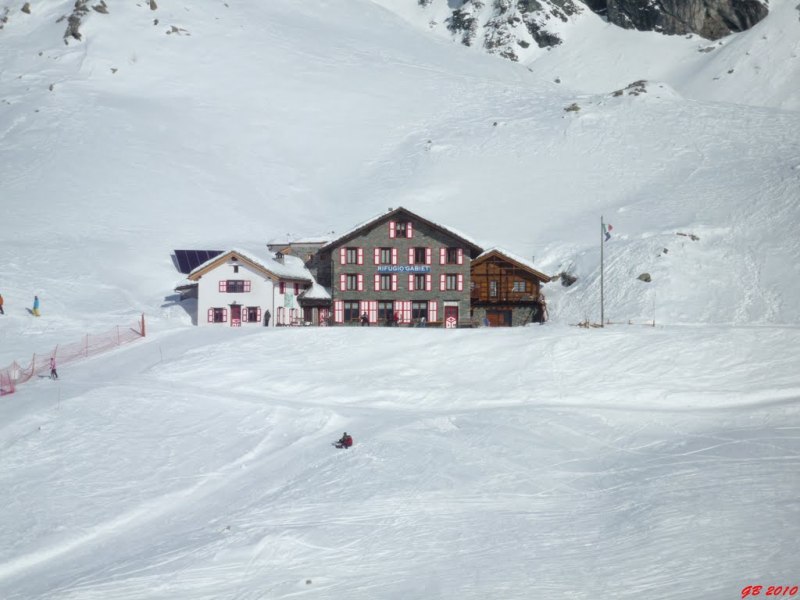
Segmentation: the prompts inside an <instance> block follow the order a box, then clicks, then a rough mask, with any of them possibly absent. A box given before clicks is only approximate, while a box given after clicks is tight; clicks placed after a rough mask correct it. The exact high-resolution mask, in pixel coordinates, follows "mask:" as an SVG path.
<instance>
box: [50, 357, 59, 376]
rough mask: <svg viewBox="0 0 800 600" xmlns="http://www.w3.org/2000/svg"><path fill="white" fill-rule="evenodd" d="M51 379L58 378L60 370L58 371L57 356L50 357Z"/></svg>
mask: <svg viewBox="0 0 800 600" xmlns="http://www.w3.org/2000/svg"><path fill="white" fill-rule="evenodd" d="M50 379H58V371H56V357H55V356H51V357H50Z"/></svg>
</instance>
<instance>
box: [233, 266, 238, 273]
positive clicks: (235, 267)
mask: <svg viewBox="0 0 800 600" xmlns="http://www.w3.org/2000/svg"><path fill="white" fill-rule="evenodd" d="M233 272H234V273H238V272H239V265H233Z"/></svg>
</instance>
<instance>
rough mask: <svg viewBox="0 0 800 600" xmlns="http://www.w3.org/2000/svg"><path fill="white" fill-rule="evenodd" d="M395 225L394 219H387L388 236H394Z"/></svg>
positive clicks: (395, 233)
mask: <svg viewBox="0 0 800 600" xmlns="http://www.w3.org/2000/svg"><path fill="white" fill-rule="evenodd" d="M395 227H396V224H395V222H394V221H389V237H390V238H393V237H395V236H396V235H397V232H396V230H395Z"/></svg>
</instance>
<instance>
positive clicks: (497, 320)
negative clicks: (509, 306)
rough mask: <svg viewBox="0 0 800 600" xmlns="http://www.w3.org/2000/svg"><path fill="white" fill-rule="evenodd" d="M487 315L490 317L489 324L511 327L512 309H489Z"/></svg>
mask: <svg viewBox="0 0 800 600" xmlns="http://www.w3.org/2000/svg"><path fill="white" fill-rule="evenodd" d="M486 316H487V317H488V319H489V325H490V326H492V327H511V311H510V310H487V311H486Z"/></svg>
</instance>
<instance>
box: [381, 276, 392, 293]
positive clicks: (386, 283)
mask: <svg viewBox="0 0 800 600" xmlns="http://www.w3.org/2000/svg"><path fill="white" fill-rule="evenodd" d="M391 289H392V276H391V275H381V291H384V290H391Z"/></svg>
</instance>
